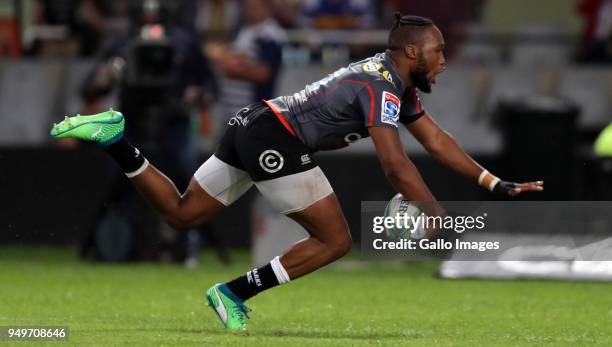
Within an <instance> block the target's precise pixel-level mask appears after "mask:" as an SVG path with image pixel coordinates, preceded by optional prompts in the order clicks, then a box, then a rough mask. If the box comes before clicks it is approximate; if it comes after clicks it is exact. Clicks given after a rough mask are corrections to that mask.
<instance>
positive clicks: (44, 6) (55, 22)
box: [26, 0, 125, 56]
mask: <svg viewBox="0 0 612 347" xmlns="http://www.w3.org/2000/svg"><path fill="white" fill-rule="evenodd" d="M124 4H125V2H124V1H113V2H110V1H103V0H36V1H35V2H34V6H33V15H32V16H33V24H34V28H31V31H30V33H29V34H28V35H26V36H28V37H27V38H26V39H27V40H28V41H31V42H30V46H31V47H30V51H29V53H30V54H46V53H48V52H49V51H50V50H49V49H48V47H49V46H50V45H53V44H56V45H58V44H59V45H60V46H61V44H64V46H63V47H61V48H60V49H59V51H60V52H56V53H58V54H61V55H68V56H69V55H73V54H79V55H81V56H91V55H94V54H95V53H96V52H97V51H98V50H99V49H100V47H101V46H102V44H103V42H104V39H105V38H106V35H107V33H108V31H109V30H110V28H111V22H110V21H109V18H114V17H116V16H117V15H118V14H119V13H120V12H121V9H122V8H123V5H124ZM58 33H62V34H58ZM72 44H74V45H72ZM73 46H74V47H73ZM51 51H53V50H51ZM62 51H63V52H62ZM73 51H74V52H73Z"/></svg>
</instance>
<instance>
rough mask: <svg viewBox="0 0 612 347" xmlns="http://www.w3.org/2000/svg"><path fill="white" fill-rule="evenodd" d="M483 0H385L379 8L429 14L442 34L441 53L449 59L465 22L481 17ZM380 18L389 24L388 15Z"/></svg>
mask: <svg viewBox="0 0 612 347" xmlns="http://www.w3.org/2000/svg"><path fill="white" fill-rule="evenodd" d="M484 3H485V0H428V1H405V0H385V3H384V6H385V7H386V10H385V11H383V12H387V13H393V12H396V11H399V12H401V13H402V14H405V15H408V14H410V15H417V16H423V17H428V18H431V19H432V20H433V21H434V22H435V23H436V26H437V27H438V28H439V29H440V31H442V33H443V34H444V37H445V38H446V46H445V48H444V55H445V56H446V58H447V59H452V57H453V54H454V53H455V52H456V51H457V49H458V48H459V46H460V45H461V43H462V41H463V40H464V39H465V35H466V29H467V26H468V25H469V24H470V23H473V22H474V21H479V20H480V19H481V16H482V8H483V5H484ZM384 18H385V19H387V20H389V22H387V23H386V24H387V27H390V26H391V25H392V22H391V21H392V19H393V18H392V16H384Z"/></svg>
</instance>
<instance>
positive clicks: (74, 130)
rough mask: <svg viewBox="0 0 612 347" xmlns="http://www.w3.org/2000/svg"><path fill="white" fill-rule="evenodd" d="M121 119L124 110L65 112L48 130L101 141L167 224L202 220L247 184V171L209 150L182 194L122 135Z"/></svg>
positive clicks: (181, 225)
mask: <svg viewBox="0 0 612 347" xmlns="http://www.w3.org/2000/svg"><path fill="white" fill-rule="evenodd" d="M124 125H125V120H124V118H123V115H122V114H121V113H119V112H116V111H113V110H110V111H108V112H103V113H100V114H97V115H93V116H76V117H71V118H66V119H65V120H64V121H63V122H61V123H60V124H56V125H54V127H53V129H52V130H51V135H52V136H53V137H55V138H76V139H80V140H84V141H88V142H94V143H97V144H98V145H100V146H101V147H102V148H103V149H104V150H105V151H106V152H107V153H108V154H109V155H110V156H111V157H112V158H113V159H115V161H116V162H117V164H118V165H119V167H120V168H121V169H122V170H123V172H125V174H126V176H127V177H128V178H130V179H131V180H132V182H133V183H134V185H135V186H136V188H137V189H138V190H139V191H140V192H141V193H142V195H144V197H145V198H146V199H147V200H148V201H149V202H150V203H151V204H152V205H153V206H154V207H155V208H156V209H157V211H158V212H159V213H160V214H161V215H162V216H163V217H164V218H165V219H166V220H167V221H168V222H169V224H171V225H172V226H174V227H177V228H180V229H185V228H190V227H194V226H197V225H199V224H201V223H203V222H204V221H206V220H207V219H209V218H210V217H211V216H213V215H214V214H215V213H217V212H218V211H219V210H220V209H221V208H223V207H224V206H226V205H228V204H231V203H232V202H233V200H235V199H237V198H238V197H239V196H240V195H242V194H243V193H244V192H246V190H248V188H249V187H250V184H251V183H250V180H248V179H245V177H246V178H248V175H247V174H246V172H244V171H241V170H239V169H236V168H234V167H231V166H230V165H227V164H225V163H224V162H222V161H221V160H219V159H218V158H216V157H215V156H212V157H211V158H210V159H209V160H208V161H206V162H205V163H204V164H203V165H202V166H201V167H200V169H199V170H198V171H197V172H196V175H195V176H194V178H193V179H192V180H191V182H190V184H189V186H188V188H187V190H186V191H185V193H184V194H180V193H179V191H178V189H177V188H176V186H175V185H174V183H173V182H172V181H171V180H170V179H169V178H168V177H167V176H166V175H164V174H163V173H162V172H161V171H159V170H158V169H156V168H155V167H154V166H153V165H151V164H150V163H149V162H148V160H147V159H146V158H145V157H144V156H143V155H142V153H140V151H139V150H138V149H137V148H135V147H134V146H132V145H131V144H130V143H129V142H128V141H127V140H126V139H125V137H124V136H123V131H124Z"/></svg>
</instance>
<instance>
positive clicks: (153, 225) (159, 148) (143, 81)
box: [82, 0, 227, 261]
mask: <svg viewBox="0 0 612 347" xmlns="http://www.w3.org/2000/svg"><path fill="white" fill-rule="evenodd" d="M143 4H144V5H143V7H142V11H136V12H132V14H133V15H135V14H138V16H139V17H135V18H132V23H135V24H136V25H135V27H134V29H133V30H132V31H131V34H130V35H128V36H125V37H117V38H115V39H114V40H113V42H112V43H111V44H110V45H109V46H108V47H107V48H106V49H105V50H104V51H103V52H102V54H101V56H100V59H99V63H98V64H97V66H96V67H95V69H94V71H93V72H92V73H91V75H90V76H89V77H88V79H87V81H86V82H85V84H84V87H83V91H82V96H83V99H84V101H85V103H86V110H85V112H86V113H90V114H91V113H97V112H100V111H102V110H101V109H100V107H99V105H100V100H101V98H102V97H103V96H105V95H107V94H108V93H109V92H110V91H112V90H113V88H114V87H115V86H119V87H120V88H119V104H120V105H119V106H120V110H121V111H122V112H124V113H125V114H126V115H127V118H126V121H127V123H128V124H127V128H126V131H127V132H129V136H130V138H131V139H132V141H134V142H135V143H138V145H139V147H141V148H142V149H143V150H144V151H146V152H147V153H148V155H149V157H150V159H151V160H152V161H153V162H155V163H156V165H158V166H159V167H160V168H162V170H164V172H166V173H167V174H168V175H169V176H170V177H172V179H173V180H174V181H175V182H177V184H183V185H185V186H186V185H187V183H188V182H189V180H190V178H191V177H192V174H193V172H195V170H196V169H197V167H198V165H199V163H200V161H199V159H200V155H199V153H198V150H197V147H196V146H195V143H194V142H193V141H192V136H191V131H190V130H191V115H192V113H194V111H195V112H199V113H200V114H206V112H207V108H208V104H209V103H210V100H212V99H213V98H214V94H215V91H216V89H217V86H216V81H215V79H214V74H213V73H212V71H210V68H209V66H210V64H209V63H208V61H207V59H206V58H205V57H204V56H203V54H202V52H201V49H200V45H199V42H198V40H196V38H195V37H194V35H193V34H192V33H190V32H188V31H186V30H184V29H182V28H180V27H179V26H178V25H172V24H162V23H169V22H170V21H169V20H168V18H167V17H164V15H167V14H168V13H169V12H168V11H164V8H163V7H161V3H160V2H159V1H157V0H146V1H145V2H144V3H143ZM121 182H122V183H121V184H123V183H125V182H124V180H121ZM115 206H118V207H117V209H118V210H120V211H121V213H120V214H119V215H123V216H125V218H127V219H128V220H129V225H130V226H131V227H132V229H133V231H134V232H135V235H137V236H136V239H137V240H139V241H140V242H141V244H140V245H138V246H137V247H136V248H137V249H138V250H137V251H136V254H135V256H136V257H137V258H143V259H159V258H158V257H163V258H164V259H168V258H171V259H172V260H175V261H182V260H188V259H189V258H190V257H192V256H195V254H194V253H193V252H195V251H196V250H197V247H194V244H197V243H198V237H194V233H193V232H191V231H189V232H182V233H178V234H177V233H173V232H171V231H170V232H162V231H167V228H169V227H166V226H164V227H162V228H161V229H160V226H161V224H160V220H159V217H158V216H157V215H155V214H154V213H153V212H152V211H151V210H150V208H149V207H148V205H147V204H146V203H145V202H144V201H143V200H142V199H140V198H139V197H138V196H137V193H136V192H135V191H134V189H132V187H126V186H121V187H120V188H119V189H118V193H117V202H116V203H115ZM116 215H117V214H112V213H110V214H109V215H108V216H111V217H106V218H116V217H113V216H116ZM164 235H165V236H164ZM195 235H197V234H195ZM205 235H206V237H209V238H213V239H214V236H215V235H213V234H212V231H211V230H207V231H206V232H205ZM160 239H161V243H162V245H164V244H165V245H166V248H165V249H164V248H162V249H160V248H159V240H160ZM217 244H218V243H217ZM189 253H191V254H189ZM168 255H170V257H169V256H168ZM220 256H221V258H222V259H224V260H226V259H227V254H226V252H225V250H224V249H223V248H221V249H220ZM189 260H190V261H191V260H192V259H189Z"/></svg>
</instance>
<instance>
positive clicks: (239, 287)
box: [226, 263, 279, 300]
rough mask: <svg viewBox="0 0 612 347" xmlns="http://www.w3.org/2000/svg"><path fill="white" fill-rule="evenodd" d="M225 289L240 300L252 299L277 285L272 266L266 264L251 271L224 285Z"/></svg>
mask: <svg viewBox="0 0 612 347" xmlns="http://www.w3.org/2000/svg"><path fill="white" fill-rule="evenodd" d="M226 285H227V287H228V288H229V289H230V290H231V291H232V292H233V293H234V294H236V296H237V297H239V298H240V299H242V300H247V299H249V298H252V297H254V296H255V295H257V294H258V293H260V292H263V291H264V290H267V289H270V288H272V287H275V286H277V285H279V283H278V280H277V279H276V275H275V274H274V270H272V265H271V264H270V263H268V264H267V265H265V266H262V267H260V268H257V269H253V270H251V271H249V272H247V273H246V275H244V276H240V277H238V278H236V279H235V280H233V281H230V282H227V283H226Z"/></svg>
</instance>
